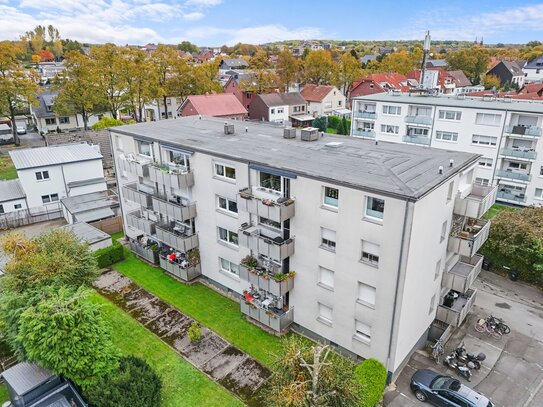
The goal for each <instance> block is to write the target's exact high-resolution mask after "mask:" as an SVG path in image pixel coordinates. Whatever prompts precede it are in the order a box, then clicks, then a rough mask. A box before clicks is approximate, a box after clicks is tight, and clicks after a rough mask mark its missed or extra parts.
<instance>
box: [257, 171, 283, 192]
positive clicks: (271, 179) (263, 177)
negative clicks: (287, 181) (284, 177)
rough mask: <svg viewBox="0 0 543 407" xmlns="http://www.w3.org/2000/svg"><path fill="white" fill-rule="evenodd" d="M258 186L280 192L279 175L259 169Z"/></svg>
mask: <svg viewBox="0 0 543 407" xmlns="http://www.w3.org/2000/svg"><path fill="white" fill-rule="evenodd" d="M260 186H261V187H263V188H268V189H273V190H274V191H277V192H281V177H280V176H279V175H274V174H269V173H267V172H263V171H260Z"/></svg>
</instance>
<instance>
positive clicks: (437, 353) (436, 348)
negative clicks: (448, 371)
mask: <svg viewBox="0 0 543 407" xmlns="http://www.w3.org/2000/svg"><path fill="white" fill-rule="evenodd" d="M444 353H445V349H444V348H443V342H442V340H441V339H438V340H437V341H436V343H434V344H433V345H432V359H434V360H435V362H436V365H439V362H440V361H441V356H443V354H444Z"/></svg>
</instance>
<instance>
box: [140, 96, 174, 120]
mask: <svg viewBox="0 0 543 407" xmlns="http://www.w3.org/2000/svg"><path fill="white" fill-rule="evenodd" d="M182 104H183V102H182V100H181V98H175V97H167V98H166V107H165V106H164V99H163V98H161V99H156V100H153V101H152V102H151V103H147V104H145V105H144V107H143V110H144V112H145V113H144V116H145V121H147V122H151V121H156V120H164V119H166V118H167V119H173V118H177V117H178V116H179V115H178V110H177V109H179V108H180V107H181V105H182ZM166 109H167V110H168V113H167V116H168V117H166Z"/></svg>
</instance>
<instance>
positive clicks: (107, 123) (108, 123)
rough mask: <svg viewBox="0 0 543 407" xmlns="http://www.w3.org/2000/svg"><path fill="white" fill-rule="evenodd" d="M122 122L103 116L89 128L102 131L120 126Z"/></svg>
mask: <svg viewBox="0 0 543 407" xmlns="http://www.w3.org/2000/svg"><path fill="white" fill-rule="evenodd" d="M123 124H124V122H123V121H122V120H119V119H114V118H113V117H108V116H103V117H102V118H101V119H100V120H99V121H98V122H96V123H94V124H93V125H92V126H91V128H92V129H93V130H103V129H107V128H110V127H116V126H122V125H123Z"/></svg>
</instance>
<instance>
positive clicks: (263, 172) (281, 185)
mask: <svg viewBox="0 0 543 407" xmlns="http://www.w3.org/2000/svg"><path fill="white" fill-rule="evenodd" d="M263 175H264V176H268V178H267V179H264V180H263V179H262V176H263ZM275 177H279V189H276V188H273V183H271V184H270V186H265V185H262V182H263V181H268V180H269V179H270V178H273V179H275ZM275 181H276V180H275ZM275 181H273V182H275ZM258 185H259V186H260V187H262V188H266V189H270V190H272V191H275V192H278V193H280V194H282V193H283V177H282V176H280V175H276V174H272V173H269V172H266V171H258Z"/></svg>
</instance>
